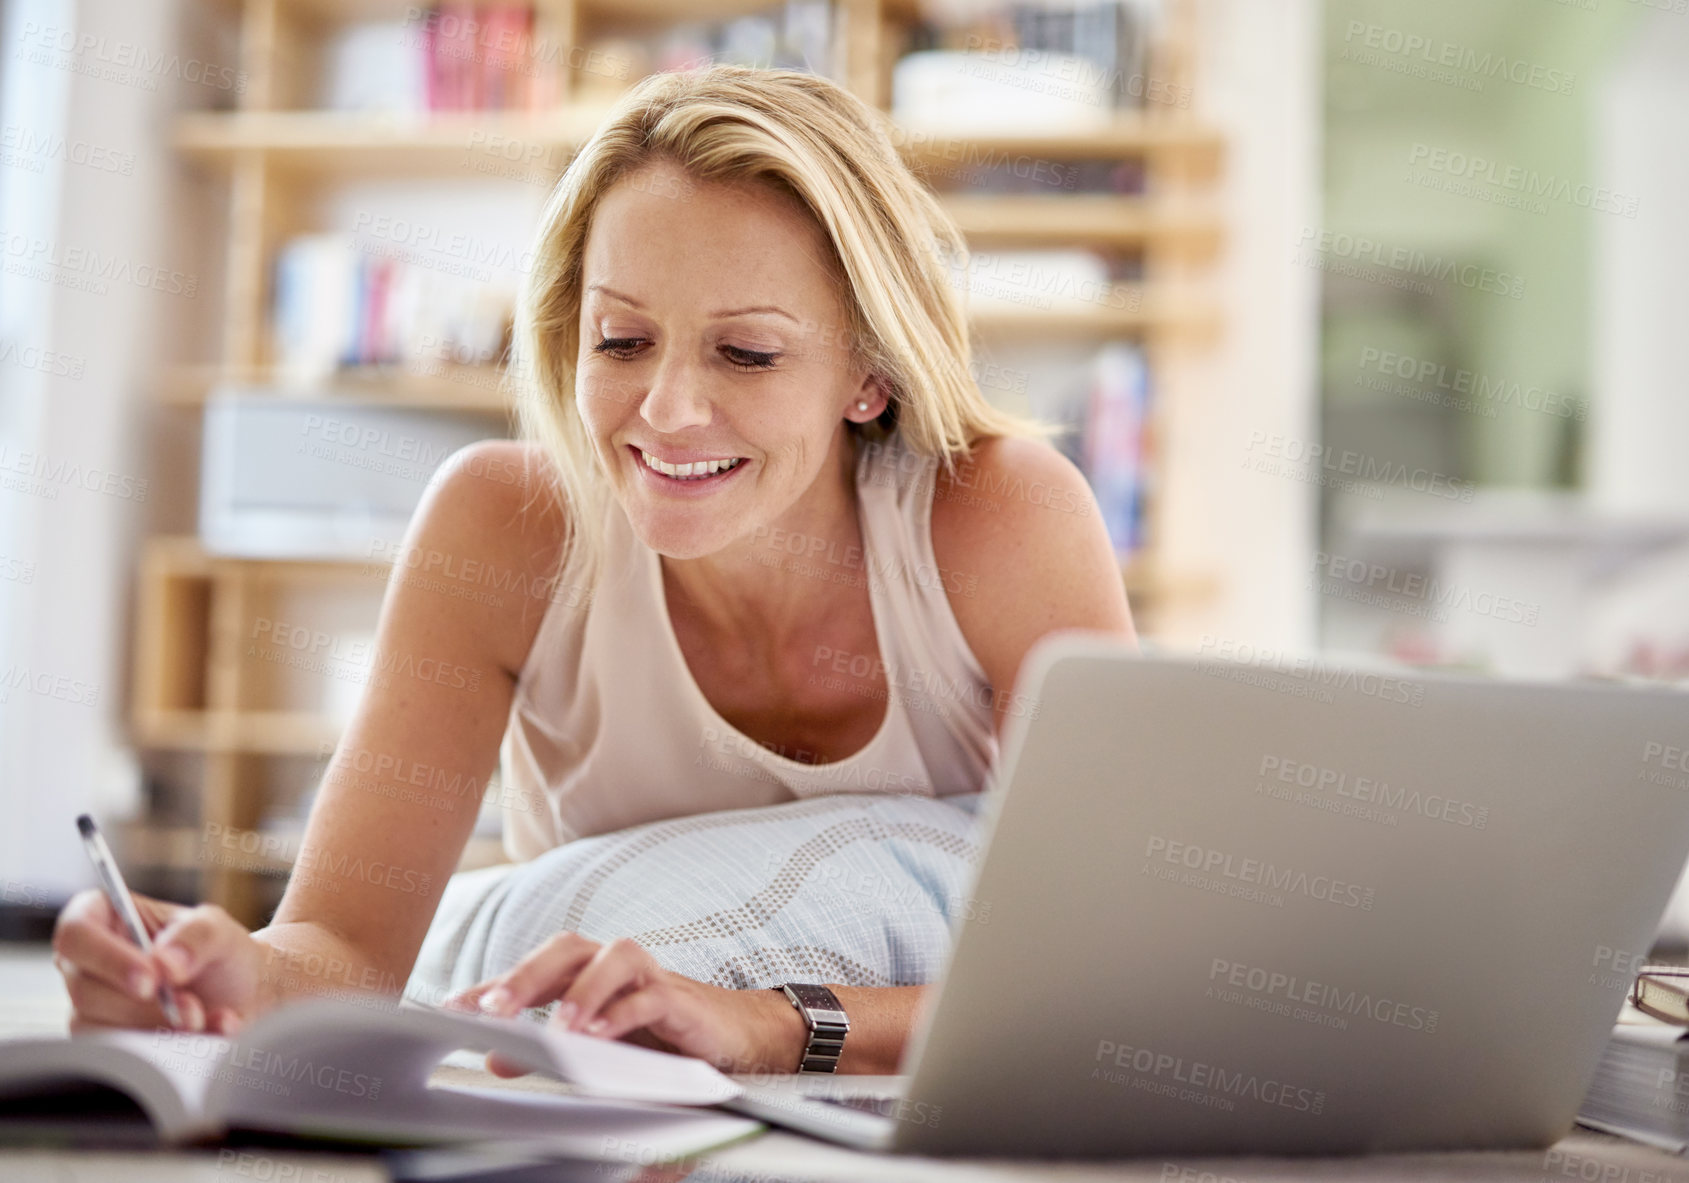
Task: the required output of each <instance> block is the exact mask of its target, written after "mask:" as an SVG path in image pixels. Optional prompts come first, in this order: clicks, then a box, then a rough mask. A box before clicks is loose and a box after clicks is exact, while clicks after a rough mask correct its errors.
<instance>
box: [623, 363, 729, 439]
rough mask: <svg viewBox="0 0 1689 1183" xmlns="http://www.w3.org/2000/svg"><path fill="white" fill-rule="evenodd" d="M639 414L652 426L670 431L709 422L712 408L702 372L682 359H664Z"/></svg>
mask: <svg viewBox="0 0 1689 1183" xmlns="http://www.w3.org/2000/svg"><path fill="white" fill-rule="evenodd" d="M639 414H640V417H641V418H642V419H644V420H645V422H647V423H649V424H650V425H651V428H652V430H654V431H658V432H661V433H663V434H664V435H672V434H674V433H675V432H678V431H682V430H684V429H685V428H688V427H701V426H704V425H706V424H708V423H709V421H710V417H711V415H712V414H713V410H712V408H711V406H710V400H709V397H708V395H707V394H706V393H705V383H704V382H703V380H702V375H700V374H698V373H696V372H695V371H693V369H692V367H690V366H687V365H685V364H684V363H682V362H679V361H672V360H668V359H665V360H664V361H663V362H662V363H661V364H660V365H659V366H658V367H657V372H656V374H655V375H654V376H653V377H652V379H651V387H650V389H649V390H647V391H646V392H645V397H644V398H643V399H641V400H640V404H639Z"/></svg>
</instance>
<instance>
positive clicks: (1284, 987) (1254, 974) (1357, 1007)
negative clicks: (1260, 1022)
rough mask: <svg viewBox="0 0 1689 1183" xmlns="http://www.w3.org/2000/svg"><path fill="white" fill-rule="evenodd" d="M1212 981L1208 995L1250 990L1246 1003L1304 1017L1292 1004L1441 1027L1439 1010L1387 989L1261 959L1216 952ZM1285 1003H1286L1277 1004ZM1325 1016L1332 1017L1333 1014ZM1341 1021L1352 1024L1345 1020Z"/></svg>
mask: <svg viewBox="0 0 1689 1183" xmlns="http://www.w3.org/2000/svg"><path fill="white" fill-rule="evenodd" d="M1208 983H1209V985H1208V994H1207V997H1211V998H1220V999H1221V1001H1232V999H1229V998H1226V997H1224V996H1223V991H1224V989H1225V988H1226V987H1231V988H1232V989H1234V990H1239V991H1248V995H1249V997H1248V999H1247V1002H1246V1005H1249V1006H1250V1007H1251V1009H1255V1010H1267V1011H1272V1012H1273V1013H1282V1014H1286V1015H1292V1016H1293V1017H1297V1018H1301V1017H1304V1016H1302V1015H1299V1014H1294V1012H1293V1010H1292V1006H1291V1004H1296V1003H1300V1004H1302V1005H1303V1006H1307V1007H1311V1008H1314V1009H1315V1010H1319V1011H1325V1012H1330V1013H1332V1014H1335V1015H1345V1016H1350V1017H1360V1016H1363V1015H1364V1016H1365V1017H1366V1018H1369V1019H1371V1020H1373V1022H1375V1023H1380V1024H1384V1025H1387V1026H1391V1027H1402V1028H1405V1029H1407V1030H1409V1031H1424V1032H1427V1033H1429V1032H1432V1031H1435V1030H1436V1029H1437V1012H1436V1011H1435V1010H1432V1009H1429V1008H1427V1007H1423V1006H1413V1005H1411V1004H1409V1003H1406V1002H1401V1001H1398V1000H1395V999H1391V998H1389V997H1387V996H1385V995H1373V994H1369V993H1367V992H1366V991H1365V990H1346V989H1344V988H1343V987H1341V986H1333V985H1331V984H1330V983H1328V982H1316V981H1314V980H1313V979H1311V978H1299V977H1296V976H1295V975H1293V974H1286V973H1281V972H1279V971H1277V970H1269V969H1263V968H1262V967H1261V966H1258V965H1245V964H1244V963H1243V962H1240V961H1228V960H1226V959H1225V958H1223V957H1216V958H1214V959H1213V961H1212V962H1210V963H1209V966H1208ZM1280 1007H1282V1008H1283V1009H1282V1010H1280V1009H1278V1008H1280ZM1321 1017H1322V1018H1328V1019H1329V1017H1330V1015H1329V1014H1328V1015H1327V1016H1321ZM1340 1021H1341V1020H1338V1021H1337V1022H1333V1021H1327V1022H1325V1023H1322V1024H1320V1025H1322V1026H1336V1025H1337V1023H1338V1022H1340ZM1342 1025H1343V1026H1344V1027H1347V1024H1346V1023H1343V1024H1342Z"/></svg>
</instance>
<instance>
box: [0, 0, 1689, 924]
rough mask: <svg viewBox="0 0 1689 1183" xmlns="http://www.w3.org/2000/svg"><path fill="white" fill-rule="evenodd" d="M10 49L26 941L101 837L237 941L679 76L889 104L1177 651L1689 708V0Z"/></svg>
mask: <svg viewBox="0 0 1689 1183" xmlns="http://www.w3.org/2000/svg"><path fill="white" fill-rule="evenodd" d="M0 14H3V15H0V242H3V252H4V269H3V272H0V932H5V933H9V934H12V935H29V934H36V935H39V934H40V933H41V932H42V931H43V925H44V924H46V923H47V922H48V921H49V920H50V917H51V915H52V913H53V911H54V910H55V909H56V907H57V905H58V903H59V902H61V901H62V900H63V899H64V898H65V897H66V896H67V895H68V894H69V893H71V892H72V891H74V890H77V889H79V888H80V887H82V886H84V885H86V883H87V881H88V879H89V875H88V870H87V867H86V864H85V861H84V860H83V858H82V857H81V855H80V854H79V852H78V851H77V850H76V843H75V835H74V833H73V831H72V827H71V825H70V818H71V817H72V816H73V815H74V814H76V813H77V812H80V811H83V810H89V811H92V812H94V813H95V814H97V815H98V816H99V817H101V818H102V819H104V820H106V821H107V822H108V823H109V829H110V830H111V832H112V833H113V835H114V838H115V839H116V840H117V843H116V844H117V846H118V856H119V859H120V860H121V861H122V862H123V864H124V865H125V867H126V868H128V870H129V873H130V876H131V881H132V884H133V885H134V886H135V887H136V888H137V889H140V890H147V891H151V892H154V893H157V894H162V895H166V896H170V897H173V898H178V899H200V898H209V899H213V900H216V901H218V902H220V903H223V904H225V906H228V907H230V908H231V909H232V910H234V911H236V912H237V914H239V915H241V916H242V917H243V918H244V919H246V920H248V921H249V922H253V923H256V922H261V921H262V920H263V919H264V917H265V916H266V915H267V912H268V910H269V909H270V908H271V907H272V906H273V903H274V900H275V899H276V897H277V895H278V893H279V889H280V885H281V883H282V882H283V878H284V876H285V874H286V871H287V868H288V866H289V863H290V860H291V857H292V853H293V851H294V850H296V848H297V838H298V834H299V831H300V827H301V825H302V822H303V817H304V814H305V811H306V809H307V808H308V805H309V800H310V795H311V792H312V791H313V788H314V783H315V780H316V778H317V777H318V776H319V775H320V772H321V770H322V767H323V765H324V763H325V762H326V759H327V757H328V755H329V753H330V752H331V751H332V750H333V746H334V743H335V740H336V736H337V735H338V733H339V729H340V727H341V726H342V725H343V724H344V721H345V720H346V719H347V718H348V717H349V715H350V712H351V710H352V708H353V706H354V705H355V704H356V702H357V698H358V695H359V694H360V693H361V692H362V690H363V689H364V688H365V686H366V685H368V684H370V683H371V681H372V680H374V679H378V678H379V677H380V676H381V675H380V673H379V672H378V671H372V670H371V669H370V649H371V645H370V642H371V638H372V634H373V629H374V624H375V616H376V610H377V607H378V604H379V600H380V595H381V591H382V587H383V584H384V581H385V580H386V578H387V576H388V574H389V571H390V568H391V564H392V563H393V562H394V560H395V557H396V556H398V555H399V546H398V544H399V540H400V538H401V536H402V533H403V530H404V526H405V522H406V519H407V517H408V515H409V513H410V511H411V509H412V507H413V506H414V505H415V503H416V501H417V499H418V497H420V495H421V492H422V490H423V488H424V486H425V485H426V483H427V481H428V479H429V478H430V476H431V475H432V474H433V472H434V470H435V469H436V468H437V467H438V465H439V463H440V462H441V461H442V460H443V459H444V458H445V457H446V456H448V455H449V454H450V453H451V452H452V451H453V450H455V449H456V448H457V447H459V446H460V445H461V444H462V443H464V442H467V441H469V440H474V439H479V438H484V437H487V436H496V435H503V434H508V433H510V431H511V430H512V423H511V419H510V414H509V407H508V397H507V395H506V393H505V389H504V387H503V385H502V378H503V374H502V365H503V363H504V360H505V357H506V351H507V349H508V344H509V322H510V315H511V308H512V303H513V300H514V298H515V294H516V292H517V290H518V287H519V285H520V283H521V281H522V278H523V275H524V273H525V271H526V269H527V267H528V266H529V264H530V255H529V253H528V252H529V241H530V236H531V233H532V230H533V228H534V225H535V222H536V219H537V216H538V213H539V211H540V209H541V206H542V204H543V203H544V201H545V199H546V197H547V195H548V193H549V192H550V190H551V188H552V186H553V185H554V184H555V183H556V180H557V178H558V177H559V176H560V175H561V173H562V171H563V170H564V169H565V168H566V167H567V165H568V163H569V160H570V157H571V154H572V152H573V151H574V150H575V148H576V147H578V145H579V144H580V143H581V142H582V141H583V140H584V139H585V137H587V136H589V135H590V134H591V132H592V130H593V128H594V127H595V126H596V124H597V122H598V121H599V120H600V119H601V118H602V116H603V112H604V111H605V109H606V107H607V105H608V104H610V103H612V102H613V101H614V100H615V98H616V96H617V95H618V94H620V93H621V92H623V91H624V90H625V89H626V88H627V87H629V86H631V85H633V84H634V83H635V82H636V81H638V79H639V78H641V77H643V76H645V75H647V74H649V73H651V72H653V71H657V70H668V69H683V68H686V67H688V66H690V65H694V64H697V63H701V62H708V61H725V62H736V63H743V64H753V65H777V66H785V67H791V68H797V69H805V70H812V71H815V72H818V73H822V74H825V75H827V76H829V77H831V78H833V79H835V80H837V81H838V82H840V83H841V84H843V85H845V86H847V87H849V88H850V89H852V90H853V91H855V92H856V93H857V94H859V95H861V96H862V97H863V98H864V99H866V100H868V101H869V102H871V103H873V104H874V105H875V106H877V107H879V108H881V109H883V110H884V111H886V112H887V113H888V115H889V116H890V117H891V119H892V120H893V123H894V127H895V133H894V138H895V140H896V142H897V144H898V146H899V148H900V150H901V151H902V152H903V153H904V155H905V158H906V159H907V160H908V162H909V163H910V165H911V166H912V167H914V168H915V169H916V170H917V171H918V172H919V173H920V174H921V175H922V176H923V177H924V179H925V180H926V181H927V183H928V184H929V185H931V186H932V188H933V189H935V190H936V191H938V192H939V193H940V194H941V195H942V198H943V200H944V202H945V204H946V205H947V206H948V208H949V209H950V210H951V212H952V213H953V214H954V216H955V217H956V219H957V221H958V223H959V224H960V225H961V227H962V229H963V230H964V232H965V233H966V235H967V237H968V239H969V242H970V245H971V247H972V248H973V251H974V254H973V256H972V258H971V259H970V260H969V261H968V263H967V266H966V267H965V268H958V270H957V272H956V274H955V276H954V279H955V282H956V283H957V285H958V286H959V287H961V288H963V289H965V290H966V292H967V293H968V300H969V302H970V305H971V308H972V310H973V314H974V322H975V329H976V350H975V357H974V374H975V378H976V380H977V381H978V383H979V385H980V388H981V390H982V391H983V392H984V393H985V395H986V396H987V397H988V398H991V399H992V400H994V401H997V402H1000V403H1002V404H1003V405H1005V406H1010V407H1014V408H1017V409H1020V410H1023V411H1030V412H1032V413H1035V414H1038V415H1041V416H1045V417H1047V418H1052V419H1056V420H1059V421H1060V422H1062V423H1064V424H1065V425H1067V427H1068V433H1067V435H1066V436H1065V437H1064V440H1063V447H1064V448H1065V449H1066V450H1067V451H1068V454H1069V455H1070V456H1071V457H1072V458H1073V459H1074V460H1075V462H1076V463H1078V464H1079V465H1080V466H1081V467H1082V469H1083V470H1084V472H1085V474H1086V476H1087V478H1088V479H1089V480H1090V482H1091V484H1092V487H1093V489H1094V491H1095V492H1096V494H1097V496H1098V498H1099V501H1100V503H1101V505H1102V507H1103V511H1104V513H1105V515H1106V518H1107V521H1108V525H1109V529H1110V534H1111V537H1112V538H1113V539H1114V542H1115V545H1116V549H1117V552H1118V554H1119V558H1120V563H1121V572H1122V579H1123V580H1124V581H1125V584H1126V587H1127V589H1128V592H1129V594H1130V596H1131V598H1132V601H1133V605H1134V609H1135V612H1136V613H1137V615H1138V619H1139V623H1140V628H1141V629H1142V631H1143V632H1144V634H1145V635H1146V637H1147V638H1149V639H1150V640H1151V641H1152V642H1153V643H1154V644H1155V645H1157V646H1159V647H1162V648H1164V649H1168V650H1175V651H1203V652H1208V653H1211V654H1216V655H1229V656H1234V657H1241V658H1243V659H1245V660H1252V661H1259V662H1262V663H1279V662H1289V661H1291V660H1294V659H1295V658H1296V656H1297V655H1305V654H1318V655H1319V659H1320V660H1322V661H1332V662H1337V661H1365V662H1377V663H1392V664H1405V665H1417V666H1441V667H1458V668H1463V669H1471V670H1477V671H1483V672H1486V673H1489V674H1492V675H1494V676H1498V677H1521V678H1548V679H1564V678H1586V677H1600V678H1639V679H1657V680H1677V681H1683V680H1685V679H1689V463H1685V453H1686V452H1689V382H1686V380H1685V377H1684V372H1683V369H1682V366H1681V365H1680V363H1679V360H1678V355H1679V349H1680V343H1681V337H1682V335H1683V332H1684V326H1685V325H1689V283H1685V280H1684V276H1685V273H1686V271H1689V223H1686V221H1685V218H1684V216H1683V211H1684V210H1685V209H1689V0H1486V3H1483V4H1471V3H1463V2H1460V0H1420V2H1417V3H1411V4H1410V3H1406V2H1405V0H1394V2H1391V0H1327V2H1326V3H1324V4H1323V5H1321V4H1319V3H1315V2H1313V0H1050V2H1042V0H1018V2H1015V3H1007V4H1005V3H981V2H972V0H969V2H963V0H946V2H943V3H936V2H926V0H788V2H787V3H784V4H781V3H772V4H770V3H765V2H760V0H535V2H533V3H499V4H440V5H432V6H431V5H427V4H420V3H416V4H413V3H405V2H404V0H354V2H352V3H338V2H335V0H159V2H157V3H150V4H145V5H131V4H125V3H120V2H118V0H63V2H60V3H50V2H47V0H7V2H6V3H4V4H3V5H0ZM427 574H428V575H429V577H430V578H434V579H437V580H439V581H441V583H442V585H443V586H448V587H455V588H460V589H461V591H462V594H465V595H470V594H474V595H499V594H509V593H510V591H511V589H509V588H499V587H496V586H490V585H487V584H486V582H485V580H484V579H483V578H482V577H480V576H477V575H475V574H473V573H465V572H462V571H457V572H454V571H448V570H441V571H437V572H428V573H427ZM487 800H488V801H489V802H490V803H494V804H496V802H497V800H498V786H497V785H496V784H494V785H492V786H490V787H489V789H488V793H487ZM485 821H486V824H485V825H484V826H483V827H482V830H481V833H480V836H479V837H478V839H477V841H476V843H475V844H474V845H473V846H472V848H471V850H470V851H469V852H468V854H467V855H466V865H471V864H473V863H475V862H477V861H483V860H487V859H496V858H497V857H498V854H497V850H496V847H497V842H496V833H497V812H496V809H494V808H491V807H489V809H488V811H487V814H486V818H485Z"/></svg>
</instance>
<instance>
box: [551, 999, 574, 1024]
mask: <svg viewBox="0 0 1689 1183" xmlns="http://www.w3.org/2000/svg"><path fill="white" fill-rule="evenodd" d="M580 1013H581V1008H580V1007H578V1006H576V1005H575V1004H574V1003H572V1002H565V1003H564V1004H563V1005H562V1006H560V1007H558V1008H557V1014H556V1015H554V1016H553V1019H554V1021H555V1022H556V1023H557V1024H558V1025H559V1026H562V1027H568V1028H573V1027H574V1025H575V1016H576V1015H578V1014H580Z"/></svg>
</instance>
